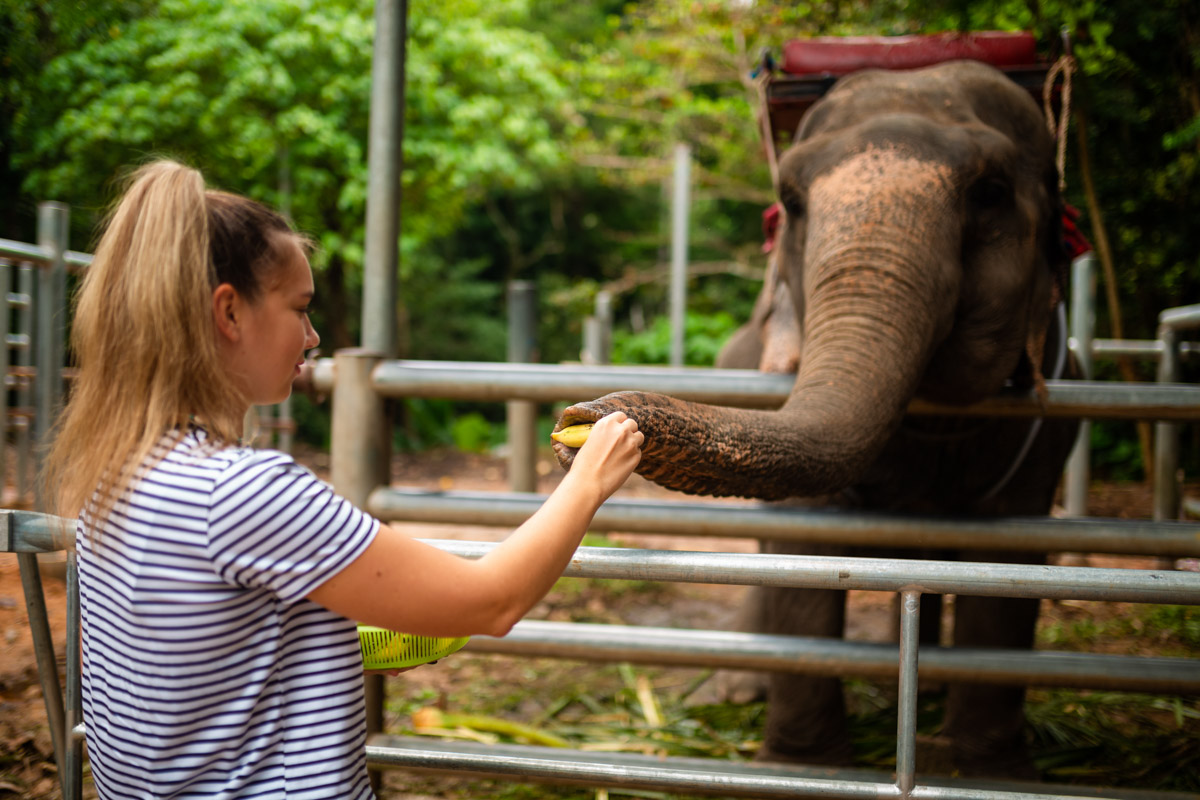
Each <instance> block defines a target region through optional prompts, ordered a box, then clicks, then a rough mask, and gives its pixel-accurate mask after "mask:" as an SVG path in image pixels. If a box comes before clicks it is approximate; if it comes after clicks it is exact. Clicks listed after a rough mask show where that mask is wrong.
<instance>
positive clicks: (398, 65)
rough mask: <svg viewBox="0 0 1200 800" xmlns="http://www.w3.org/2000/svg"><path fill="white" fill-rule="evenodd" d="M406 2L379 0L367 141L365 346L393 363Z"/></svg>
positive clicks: (402, 138) (376, 10)
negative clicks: (390, 359)
mask: <svg viewBox="0 0 1200 800" xmlns="http://www.w3.org/2000/svg"><path fill="white" fill-rule="evenodd" d="M407 18H408V3H407V2H405V0H376V2H375V50H374V54H373V56H372V59H371V118H370V130H369V132H368V142H367V222H366V251H365V256H364V259H365V263H364V265H363V293H362V309H363V311H362V346H363V347H365V348H366V349H368V350H374V351H375V352H378V353H382V354H383V355H384V357H385V358H395V357H396V355H397V344H396V297H397V293H396V269H397V265H398V264H399V252H398V247H399V238H400V172H401V167H402V164H403V152H402V143H403V140H404V50H405V39H406V28H407Z"/></svg>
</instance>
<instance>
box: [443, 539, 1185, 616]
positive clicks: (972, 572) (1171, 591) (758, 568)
mask: <svg viewBox="0 0 1200 800" xmlns="http://www.w3.org/2000/svg"><path fill="white" fill-rule="evenodd" d="M423 541H425V542H427V543H428V544H431V545H433V546H435V547H439V548H441V549H443V550H445V551H447V552H450V553H454V554H456V555H459V556H463V557H464V558H479V557H481V556H483V555H484V554H485V553H487V552H488V551H489V550H491V549H492V548H494V547H495V546H496V543H495V542H466V541H451V540H448V539H425V540H423ZM563 575H565V576H567V577H570V578H612V579H617V580H636V581H670V582H680V583H719V584H728V585H734V586H781V587H799V588H808V589H865V590H867V591H877V592H899V591H904V590H906V589H913V590H916V591H920V592H923V593H926V594H965V595H978V596H982V597H1036V598H1049V599H1052V600H1112V601H1118V602H1129V603H1179V604H1183V605H1200V572H1174V571H1170V570H1135V569H1108V568H1099V567H1052V566H1045V565H1040V564H983V563H975V562H967V561H925V560H919V559H899V558H896V559H891V558H845V557H836V556H786V555H774V554H772V555H763V554H759V553H701V552H695V551H689V550H642V549H636V548H615V547H580V548H579V549H578V550H576V551H575V555H574V556H573V557H572V559H571V563H570V564H568V565H567V568H566V570H565V571H564V572H563Z"/></svg>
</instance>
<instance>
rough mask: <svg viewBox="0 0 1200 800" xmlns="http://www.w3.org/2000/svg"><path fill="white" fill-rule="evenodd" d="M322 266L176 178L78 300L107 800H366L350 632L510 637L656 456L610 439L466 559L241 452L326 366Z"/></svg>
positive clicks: (89, 699)
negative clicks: (374, 629) (316, 291)
mask: <svg viewBox="0 0 1200 800" xmlns="http://www.w3.org/2000/svg"><path fill="white" fill-rule="evenodd" d="M306 251H307V241H306V240H305V239H304V238H303V237H301V236H299V235H297V234H296V233H294V232H293V231H292V230H291V228H290V227H289V225H288V223H287V222H286V221H285V220H284V219H283V218H281V217H280V216H279V215H277V214H275V213H274V212H272V211H271V210H269V209H268V208H266V207H264V206H263V205H261V204H259V203H256V202H254V201H252V200H248V199H246V198H243V197H239V196H236V195H232V194H227V193H223V192H218V191H214V190H211V189H207V188H206V187H205V185H204V181H203V178H202V177H201V176H200V174H199V173H198V172H196V171H195V170H192V169H189V168H186V167H184V166H181V165H179V164H176V163H173V162H170V161H160V162H156V163H152V164H149V165H147V166H145V167H143V168H142V169H140V170H139V171H138V172H137V173H136V174H135V175H134V176H133V178H132V180H131V182H130V185H129V187H128V189H127V191H126V193H125V195H124V197H123V198H122V199H121V201H120V203H119V204H118V205H117V207H116V208H115V210H114V212H113V213H112V215H111V217H110V219H109V221H108V223H107V227H106V229H105V232H104V234H103V237H102V238H101V240H100V243H99V245H98V247H97V248H96V254H95V258H94V260H93V262H92V265H91V267H90V268H89V270H88V272H87V274H86V276H85V277H84V279H83V283H82V285H81V287H80V292H79V295H78V298H77V306H76V313H75V322H74V326H73V328H72V344H73V346H74V350H75V354H76V357H77V360H78V364H79V376H78V378H77V379H76V380H75V382H74V384H73V386H72V392H71V399H70V402H69V404H68V405H67V407H66V408H65V410H64V412H63V414H62V416H61V418H60V421H59V425H58V433H57V436H56V439H55V442H54V445H53V448H52V451H51V453H50V455H49V458H48V462H47V469H46V475H45V477H46V480H47V482H48V483H47V485H48V488H49V489H50V490H51V491H52V493H53V495H54V496H56V497H57V499H58V508H59V511H60V513H62V514H64V515H67V516H72V517H77V519H78V523H77V526H76V542H77V547H78V551H79V575H80V600H81V611H82V644H83V705H84V718H85V720H86V723H87V747H88V755H89V759H90V762H91V771H92V776H93V778H94V781H95V785H96V789H97V792H98V794H99V796H100V797H102V798H115V797H168V796H169V797H174V798H200V797H206V798H210V797H211V798H216V797H219V798H235V797H270V798H274V797H287V798H320V799H321V800H325V798H329V797H348V798H360V797H370V795H371V790H370V787H369V785H368V782H367V772H366V765H365V761H364V750H363V748H364V742H365V736H366V734H365V723H364V707H363V697H362V660H361V657H360V655H359V648H358V639H357V634H356V628H355V622H364V623H368V624H372V625H378V626H381V627H386V628H391V629H393V630H403V631H407V632H410V633H417V634H430V635H441V636H458V635H469V634H491V635H495V636H503V635H504V634H505V633H507V632H508V630H509V629H510V628H511V627H512V625H513V624H514V623H515V622H517V620H519V619H520V618H521V617H522V616H523V615H524V614H525V613H526V612H527V611H528V610H529V609H530V608H531V607H532V606H533V605H534V604H535V603H536V602H537V601H538V600H539V599H541V597H542V596H543V595H544V594H545V593H546V592H547V591H548V590H549V589H550V587H551V586H552V585H553V583H554V581H555V579H556V578H557V577H558V576H559V575H560V574H561V573H562V570H563V569H564V568H565V566H566V564H567V562H568V560H569V559H570V556H571V554H572V553H573V552H574V550H575V548H576V547H577V546H578V544H579V541H580V538H581V537H582V536H583V533H584V531H585V529H586V527H587V525H588V524H589V523H590V521H591V519H592V516H593V514H594V513H595V511H596V510H597V508H598V507H599V506H600V504H601V503H602V502H603V501H604V500H605V499H606V498H607V497H608V496H609V495H611V494H612V492H614V491H615V490H616V489H617V488H618V487H619V486H620V485H621V483H622V482H623V481H624V480H625V478H626V477H628V475H629V474H630V472H631V471H632V470H633V468H634V466H635V465H636V464H637V462H638V459H639V457H640V447H641V443H642V434H641V433H639V432H638V430H637V425H636V423H634V421H633V420H631V419H627V418H625V417H624V415H621V414H614V415H612V416H610V417H607V418H605V419H603V420H601V421H600V422H599V423H598V424H597V425H596V427H595V429H594V431H593V433H592V435H591V437H590V438H589V440H588V442H587V444H586V445H584V446H583V448H582V449H581V450H580V452H579V456H578V458H577V459H576V461H575V464H574V466H573V468H572V469H571V471H570V472H569V473H568V474H567V475H566V476H564V478H563V480H562V483H561V484H560V485H559V487H558V489H557V490H556V491H555V492H554V493H553V494H551V496H550V497H549V498H548V499H547V501H546V503H545V504H544V505H543V506H542V508H541V509H539V510H538V511H537V512H536V513H535V514H534V515H533V516H532V517H531V518H530V519H529V520H528V521H527V522H526V523H525V524H524V525H522V526H521V527H520V528H518V529H517V530H516V531H515V532H514V533H512V534H511V535H510V536H509V537H508V538H507V539H506V540H505V541H504V542H502V543H501V544H499V545H498V546H497V547H496V548H495V549H494V550H492V551H491V552H490V553H489V554H488V555H487V556H485V557H483V558H481V559H479V560H476V561H471V560H467V559H462V558H458V557H456V556H453V555H450V554H447V553H445V552H443V551H441V550H439V549H437V548H434V547H431V546H428V545H425V544H422V543H420V542H418V541H416V540H414V539H412V538H410V537H408V536H406V535H403V534H401V533H399V532H397V531H395V530H392V529H391V528H389V527H388V526H387V525H384V524H381V523H380V522H379V521H377V520H375V519H372V518H371V517H369V516H368V515H367V514H365V513H363V512H362V511H361V510H359V509H357V508H355V507H353V506H352V505H351V504H350V503H348V502H347V501H345V500H344V499H342V498H340V497H338V496H337V495H335V494H334V493H333V492H332V491H331V490H330V489H329V487H328V486H326V485H325V484H324V483H322V482H321V481H320V480H318V479H317V478H316V477H315V476H313V474H312V473H310V472H309V471H308V470H306V469H304V468H303V467H301V466H299V465H297V464H296V463H295V462H294V461H293V460H292V459H291V458H290V457H288V456H287V455H284V454H282V453H278V452H274V451H256V450H253V449H250V448H247V447H243V446H241V445H240V443H239V437H240V436H241V433H242V431H241V425H242V420H243V419H244V417H245V414H246V411H247V410H248V409H249V408H250V406H251V404H269V403H276V402H279V401H280V400H283V399H284V398H285V397H287V396H288V393H289V392H290V391H291V384H292V380H293V379H294V378H295V377H296V375H297V374H298V371H299V365H300V364H301V363H302V362H303V359H304V352H305V351H306V350H308V349H310V348H312V347H315V346H316V344H317V341H318V337H317V334H316V332H315V331H314V330H313V328H312V325H311V324H310V323H309V320H308V306H309V303H310V301H311V300H312V297H313V279H312V273H311V271H310V269H309V265H308V259H307V256H306ZM101 414H102V415H103V416H100V415H101Z"/></svg>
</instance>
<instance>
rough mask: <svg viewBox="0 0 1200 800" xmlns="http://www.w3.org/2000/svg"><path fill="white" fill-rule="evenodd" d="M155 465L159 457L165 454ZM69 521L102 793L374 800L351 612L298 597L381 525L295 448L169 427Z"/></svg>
mask: <svg viewBox="0 0 1200 800" xmlns="http://www.w3.org/2000/svg"><path fill="white" fill-rule="evenodd" d="M159 459H161V460H159ZM155 461H157V463H155V464H154V465H153V467H152V468H151V469H150V470H149V471H148V472H147V473H146V474H145V475H144V476H143V477H142V478H141V480H140V481H139V482H138V483H137V485H136V486H135V487H134V490H133V492H132V493H131V494H130V495H129V496H128V498H126V500H125V501H123V502H121V503H119V504H118V506H117V507H116V508H115V509H114V510H113V511H112V512H111V513H110V514H109V517H108V519H107V521H106V523H105V525H104V528H103V529H102V530H101V531H100V534H99V537H98V538H95V539H94V538H93V536H92V535H91V534H92V533H93V532H92V531H91V530H90V529H89V527H88V521H87V515H86V514H84V515H83V516H81V519H80V522H79V525H78V527H77V529H76V539H77V543H78V550H79V584H80V605H81V614H82V630H83V635H82V638H83V651H82V652H83V712H84V721H85V722H86V724H87V747H88V758H89V760H90V762H91V770H92V776H93V778H94V781H95V785H96V790H97V793H98V794H99V796H100V797H101V798H125V797H138V798H146V797H156V798H157V797H172V798H201V797H203V798H247V797H263V798H282V797H287V798H314V800H317V799H319V800H327V798H330V797H339V798H341V797H346V798H369V797H371V796H372V795H371V789H370V786H369V784H368V780H367V770H366V761H365V751H364V745H365V739H366V725H365V711H364V704H363V693H362V680H363V677H362V669H363V666H362V658H361V656H360V654H359V647H358V638H357V634H356V630H355V625H354V623H353V622H351V621H349V620H347V619H345V618H343V617H340V616H338V615H336V614H334V613H332V612H330V611H327V610H326V609H324V608H322V607H321V606H318V605H317V604H315V603H312V602H310V601H308V600H306V599H305V596H306V595H307V594H309V593H310V592H312V591H313V590H314V589H316V588H317V587H318V586H320V585H321V584H322V583H323V582H324V581H326V580H328V579H329V578H331V577H332V576H333V575H335V574H337V572H338V571H339V570H341V569H343V568H344V567H345V566H347V565H348V564H349V563H350V562H351V561H353V560H354V559H355V558H356V557H357V556H358V555H360V554H361V553H362V552H363V550H365V549H366V547H367V545H368V544H370V542H371V541H372V539H373V538H374V537H375V534H376V532H377V531H378V529H379V524H378V522H376V521H375V520H374V519H372V518H371V517H370V516H368V515H366V514H364V513H363V512H361V511H359V510H358V509H356V508H355V507H354V506H353V505H351V504H350V503H349V502H348V501H346V500H344V499H343V498H341V497H338V496H337V495H335V494H334V493H333V492H332V491H331V490H330V489H329V487H328V486H326V485H325V484H324V483H322V482H321V481H320V480H318V479H317V478H316V476H314V475H313V474H312V473H311V472H309V471H308V470H306V469H304V468H303V467H301V466H299V465H297V464H296V462H295V461H293V460H292V459H291V457H289V456H287V455H285V454H283V453H278V452H274V451H269V450H257V451H256V450H251V449H248V448H225V449H218V448H216V447H214V446H212V444H211V443H210V442H209V440H208V437H207V434H206V433H205V432H204V431H203V429H200V428H196V427H191V428H189V429H188V430H187V431H186V432H185V433H183V434H182V435H181V434H180V433H179V432H175V433H174V434H169V435H168V436H166V437H164V439H163V442H162V443H161V445H160V449H159V451H158V452H157V453H154V454H152V455H151V458H150V463H154V462H155Z"/></svg>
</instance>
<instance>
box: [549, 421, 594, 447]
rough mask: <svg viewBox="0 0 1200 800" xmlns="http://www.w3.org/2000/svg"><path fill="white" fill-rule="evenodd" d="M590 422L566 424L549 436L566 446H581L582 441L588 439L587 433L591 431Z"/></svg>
mask: <svg viewBox="0 0 1200 800" xmlns="http://www.w3.org/2000/svg"><path fill="white" fill-rule="evenodd" d="M592 424H593V423H591V422H588V423H586V424H584V425H568V426H567V427H565V428H563V429H562V430H561V431H555V432H554V433H552V434H550V438H551V439H553V440H554V441H556V442H562V443H563V444H565V445H566V446H567V447H583V443H584V442H586V441H587V439H588V434H589V433H591V432H592Z"/></svg>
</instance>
